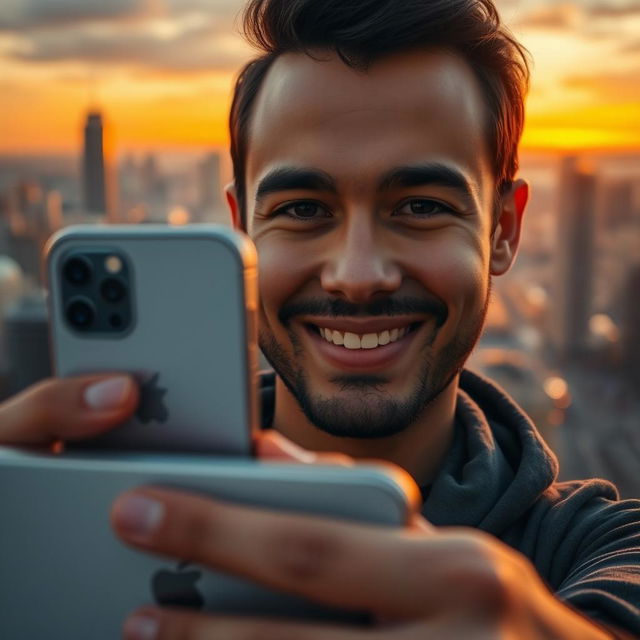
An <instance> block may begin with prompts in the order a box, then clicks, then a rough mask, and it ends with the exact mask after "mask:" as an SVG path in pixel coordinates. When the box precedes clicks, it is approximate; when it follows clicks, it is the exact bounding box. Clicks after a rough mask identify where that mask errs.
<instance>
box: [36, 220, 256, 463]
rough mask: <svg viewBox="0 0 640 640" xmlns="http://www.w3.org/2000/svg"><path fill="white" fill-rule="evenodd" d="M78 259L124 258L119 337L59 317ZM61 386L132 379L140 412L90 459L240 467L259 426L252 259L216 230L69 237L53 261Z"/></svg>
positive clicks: (111, 229) (73, 233) (95, 230)
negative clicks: (126, 282)
mask: <svg viewBox="0 0 640 640" xmlns="http://www.w3.org/2000/svg"><path fill="white" fill-rule="evenodd" d="M78 251H87V252H103V251H104V252H105V255H107V254H108V253H109V252H111V251H114V252H115V251H117V252H119V254H121V255H123V256H124V258H125V260H126V263H127V267H128V272H129V278H130V282H131V291H130V298H131V304H132V309H131V311H132V324H131V326H130V327H129V329H128V330H127V331H126V332H124V333H123V334H119V333H108V334H107V333H105V334H100V335H96V334H90V333H83V332H79V331H77V330H76V329H74V328H73V327H72V326H71V325H70V324H69V323H68V322H67V321H66V317H65V309H63V308H62V306H63V305H62V293H61V291H62V277H63V275H62V265H63V263H64V260H65V257H66V256H68V255H69V254H70V253H73V252H78ZM47 263H48V264H47V272H48V273H47V275H48V282H49V308H50V318H51V334H52V335H51V343H52V356H53V358H52V359H53V363H54V368H55V371H56V373H57V375H60V376H72V375H77V374H82V373H95V372H103V371H110V372H117V371H126V372H131V373H133V374H134V375H135V377H136V378H137V379H138V381H139V383H140V388H141V402H140V407H139V410H138V412H137V413H136V416H135V417H133V418H132V419H131V420H130V421H129V422H128V423H127V424H125V425H123V426H122V427H120V428H117V429H115V430H114V431H112V432H109V433H107V434H105V435H104V436H101V437H99V438H94V439H92V440H91V441H90V442H87V443H85V444H86V445H87V446H90V447H96V446H100V447H107V448H134V449H151V450H172V451H203V452H216V453H221V454H224V453H228V454H236V455H243V454H248V453H249V451H250V443H251V433H252V429H254V428H255V421H256V411H257V407H256V390H255V385H256V366H257V364H256V358H257V347H256V335H255V333H256V329H255V314H256V309H257V286H256V278H257V274H256V257H255V249H254V248H253V245H252V244H251V242H250V241H249V240H248V239H247V238H246V237H244V236H243V235H241V234H238V233H235V232H233V231H231V230H230V229H227V228H225V227H222V226H217V225H194V226H190V227H184V228H175V227H165V226H159V225H158V226H154V225H144V226H140V227H137V226H105V227H88V226H81V227H69V228H67V229H66V230H64V231H63V232H62V233H61V234H59V235H57V236H55V237H54V239H53V240H52V242H51V243H50V245H49V247H48V250H47Z"/></svg>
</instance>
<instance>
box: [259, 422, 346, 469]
mask: <svg viewBox="0 0 640 640" xmlns="http://www.w3.org/2000/svg"><path fill="white" fill-rule="evenodd" d="M256 456H257V457H258V458H260V459H262V460H271V461H276V460H280V461H283V462H285V461H286V462H297V463H300V464H336V465H341V466H345V467H348V466H351V465H352V464H354V462H353V460H352V459H351V458H350V457H349V456H346V455H344V454H342V453H318V452H315V451H309V450H308V449H303V448H302V447H301V446H299V445H297V444H296V443H295V442H292V441H291V440H289V438H286V437H285V436H283V435H282V434H281V433H278V432H277V431H276V430H275V429H267V430H266V431H261V432H260V433H259V434H258V438H257V441H256Z"/></svg>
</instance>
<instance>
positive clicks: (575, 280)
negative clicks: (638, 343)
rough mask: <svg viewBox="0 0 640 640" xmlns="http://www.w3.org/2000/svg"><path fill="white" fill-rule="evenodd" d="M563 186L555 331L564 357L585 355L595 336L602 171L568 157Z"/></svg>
mask: <svg viewBox="0 0 640 640" xmlns="http://www.w3.org/2000/svg"><path fill="white" fill-rule="evenodd" d="M559 185H560V190H559V198H558V212H557V236H556V241H557V244H556V264H555V267H556V268H555V283H554V285H555V286H554V291H553V294H552V301H551V305H550V309H551V318H550V321H551V322H550V325H551V326H550V333H551V338H552V342H553V344H554V346H555V348H556V352H557V354H558V356H559V357H560V359H566V358H572V357H575V356H580V355H582V354H584V352H585V350H586V348H587V345H588V341H589V320H590V317H591V297H592V284H593V283H592V281H593V271H594V268H593V266H594V229H595V194H596V176H595V173H594V171H593V170H592V169H591V168H590V167H588V166H586V164H585V163H584V162H582V161H580V160H579V159H578V158H575V157H568V158H564V159H563V160H562V164H561V167H560V181H559Z"/></svg>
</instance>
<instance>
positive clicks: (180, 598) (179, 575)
mask: <svg viewBox="0 0 640 640" xmlns="http://www.w3.org/2000/svg"><path fill="white" fill-rule="evenodd" d="M188 566H189V563H188V562H186V561H185V562H181V563H179V564H178V566H177V568H176V570H174V571H171V570H169V569H161V570H160V571H156V573H155V574H154V575H153V578H152V582H151V591H152V593H153V597H154V599H155V601H156V603H157V604H159V605H168V606H176V607H189V608H190V609H202V607H203V606H204V598H203V597H202V594H201V593H200V592H199V591H198V589H197V587H196V582H197V581H198V580H199V579H200V577H201V576H202V571H194V570H191V571H185V569H186V568H187V567H188Z"/></svg>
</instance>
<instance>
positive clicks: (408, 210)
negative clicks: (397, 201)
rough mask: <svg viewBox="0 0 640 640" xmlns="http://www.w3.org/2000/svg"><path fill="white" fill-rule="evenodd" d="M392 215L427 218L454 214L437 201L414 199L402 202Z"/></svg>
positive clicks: (450, 209) (449, 208)
mask: <svg viewBox="0 0 640 640" xmlns="http://www.w3.org/2000/svg"><path fill="white" fill-rule="evenodd" d="M393 213H394V215H401V216H402V215H404V216H407V215H413V216H422V217H425V218H428V217H430V216H435V215H438V214H440V213H454V211H453V209H452V208H451V207H449V206H447V205H446V204H443V203H442V202H438V201H437V200H428V199H426V198H414V199H412V200H407V201H406V202H404V203H403V204H402V205H401V206H399V207H398V208H397V209H396V210H395V211H394V212H393Z"/></svg>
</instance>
